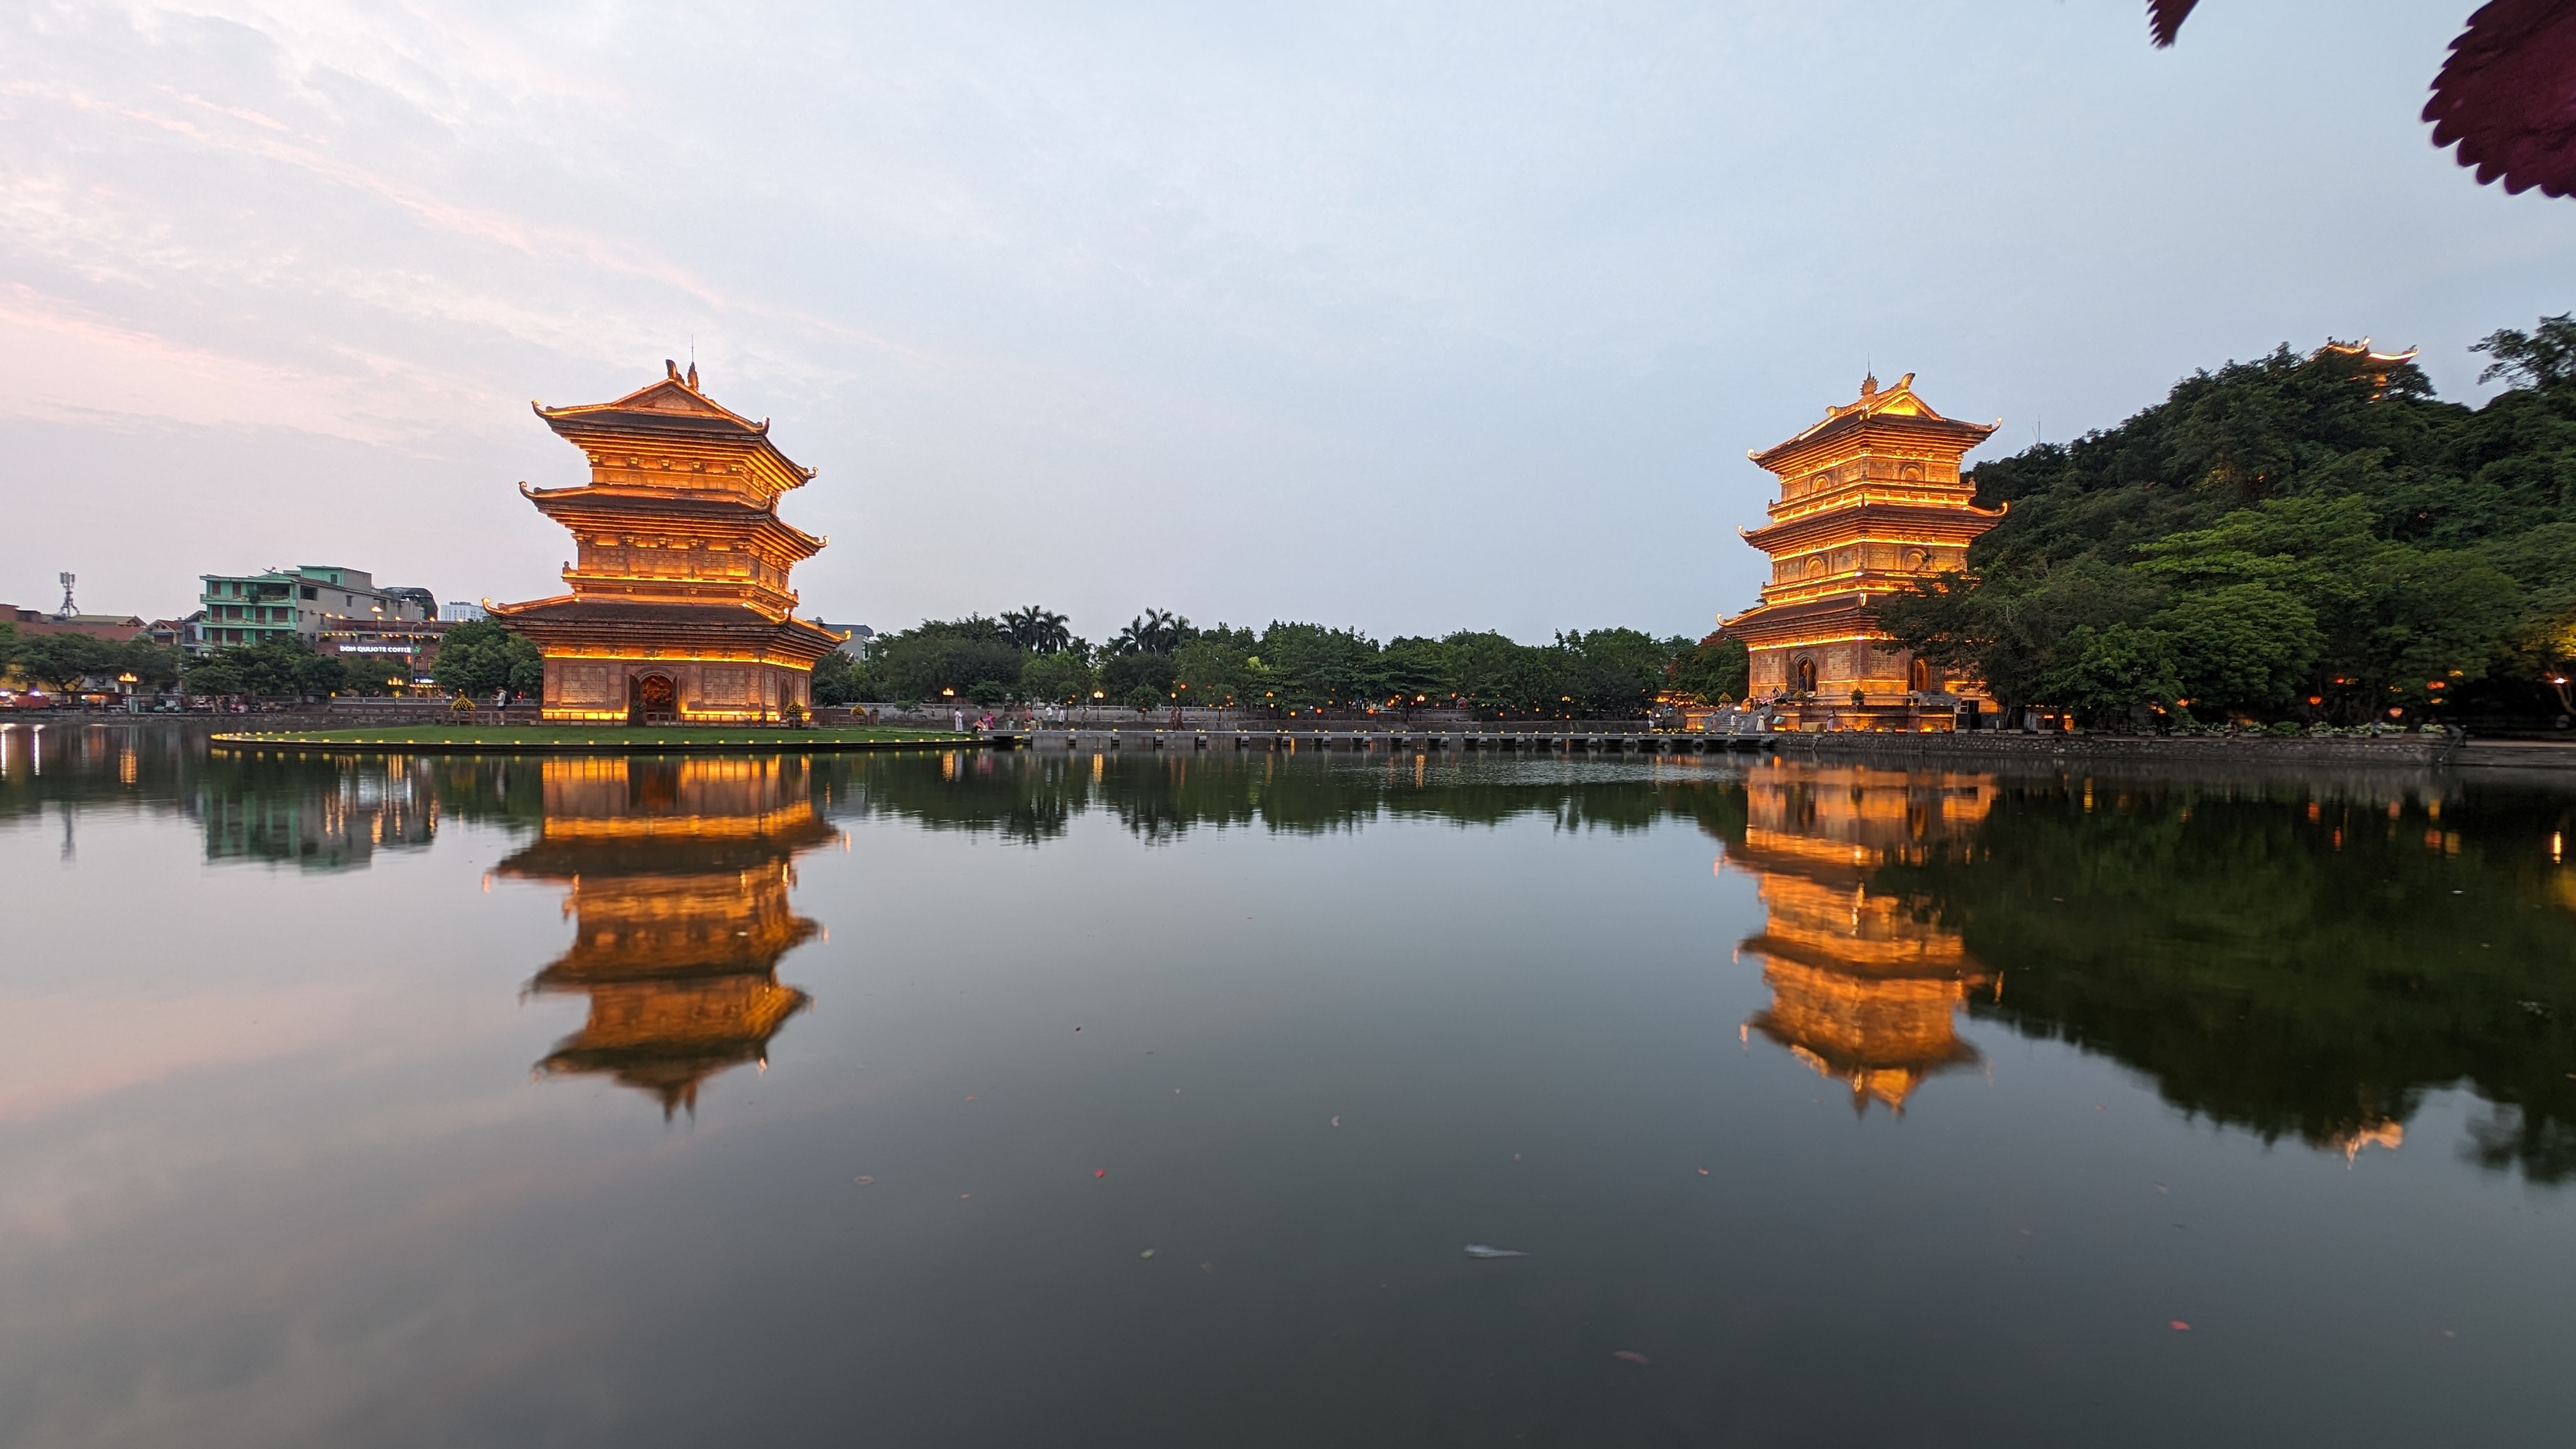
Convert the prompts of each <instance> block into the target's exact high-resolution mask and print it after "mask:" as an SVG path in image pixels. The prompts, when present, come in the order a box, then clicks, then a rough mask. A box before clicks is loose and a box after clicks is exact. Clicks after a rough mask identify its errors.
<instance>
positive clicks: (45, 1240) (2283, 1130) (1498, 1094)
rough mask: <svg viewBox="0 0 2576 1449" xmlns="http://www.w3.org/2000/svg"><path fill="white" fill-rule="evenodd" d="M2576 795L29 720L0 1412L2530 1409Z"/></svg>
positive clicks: (2341, 1436) (1812, 1433) (2547, 1244)
mask: <svg viewBox="0 0 2576 1449" xmlns="http://www.w3.org/2000/svg"><path fill="white" fill-rule="evenodd" d="M2570 835H2576V796H2570V795H2567V794H2556V793H2548V792H2546V791H2544V790H2541V789H2538V788H2529V787H2507V786H2502V785H2496V786H2481V785H2479V784H2477V783H2475V782H2473V781H2471V782H2462V781H2460V780H2457V779H2448V778H2444V777H2439V776H2432V775H2405V774H2395V775H2370V774H2359V773H2356V774H2352V775H2348V776H2320V777H2315V778H2308V777H2271V778H2253V777H2248V778H2241V779H2201V780H2198V781H2193V780H2185V779H2175V778H2143V777H2134V776H2133V777H2120V776H2116V775H2112V774H2108V773H2097V774H2095V775H2093V776H2091V777H2090V778H2087V777H2086V776H2084V775H2082V774H2080V773H2078V774H2069V775H2061V774H2056V773H2050V774H2041V775H2029V776H2013V775H2007V776H2001V777H1999V776H1995V775H1991V774H1981V773H1967V772H1957V771H1946V772H1945V771H1941V770H1919V771H1913V772H1906V773H1898V772H1889V771H1883V770H1869V769H1853V768H1846V767H1835V766H1821V767H1820V766H1815V765H1800V764H1759V765H1751V766H1747V765H1744V764H1741V763H1735V764H1729V763H1724V762H1720V761H1715V760H1712V761H1707V762H1701V761H1693V760H1676V761H1667V762H1656V761H1636V762H1625V763H1622V762H1615V761H1591V762H1557V761H1514V760H1508V759H1506V760H1496V759H1492V758H1490V757H1483V756H1479V757H1474V758H1472V759H1470V760H1465V761H1458V760H1452V759H1446V758H1440V757H1433V758H1429V759H1421V758H1416V757H1414V756H1411V755H1398V756H1395V757H1392V758H1390V757H1388V756H1386V755H1384V754H1376V755H1369V756H1362V757H1356V758H1355V757H1353V756H1350V755H1347V754H1345V755H1341V756H1337V757H1326V758H1317V757H1315V756H1313V755H1301V756H1297V757H1294V758H1289V757H1279V758H1273V757H1270V756H1267V755H1245V756H1236V755H1233V754H1231V753H1230V752H1229V753H1217V754H1208V755H1195V756H1193V755H1186V754H1182V755H1156V754H1145V755H1142V756H1136V755H1130V756H1127V757H1124V758H1121V757H1115V756H1113V757H1108V758H1099V759H1095V758H1092V757H1089V756H1077V757H1071V758H1068V757H1065V756H1063V755H1039V756H1030V755H1025V754H1022V755H1006V756H978V755H958V754H947V753H937V754H918V755H882V756H818V757H813V758H810V759H809V758H803V757H798V756H794V755H785V756H780V755H768V756H745V757H740V758H714V757H669V756H665V757H638V758H599V759H585V758H568V757H548V758H502V757H479V758H462V757H428V758H424V757H372V758H360V759H331V758H322V757H314V758H304V759H299V758H293V757H279V756H270V757H266V758H240V757H229V756H221V755H217V756H213V757H209V756H208V755H207V753H206V751H205V749H204V747H203V746H202V745H201V744H198V743H194V742H192V739H191V737H189V736H186V735H183V734H182V733H180V732H178V731H176V730H171V729H166V728H160V729H155V728H148V727H147V728H133V729H125V728H74V729H63V728H51V729H47V730H45V731H44V732H43V733H42V735H41V737H39V736H38V735H37V734H36V733H35V732H33V731H31V730H29V729H28V728H26V727H24V726H17V727H11V728H8V729H6V730H0V901H4V902H5V906H6V910H5V921H6V926H5V936H0V939H5V941H6V943H7V944H6V947H5V951H4V952H0V1443H6V1444H9V1445H13V1446H14V1445H30V1446H36V1445H42V1446H53V1445H84V1446H87V1445H168V1444H188V1445H192V1446H202V1449H220V1446H235V1445H239V1446H272V1445H349V1444H373V1445H520V1444H548V1445H551V1444H565V1445H586V1444H610V1443H613V1444H618V1445H662V1444H672V1445H681V1444H687V1445H701V1444H710V1443H750V1442H774V1443H795V1444H806V1443H871V1444H901V1445H912V1444H922V1445H950V1444H955V1445H1032V1444H1100V1445H1162V1444H1176V1445H1177V1444H1190V1445H1199V1444H1246V1445H1312V1444H1327V1443H1329V1444H1390V1445H1393V1444H1453V1443H1454V1444H1521V1443H1527V1444H1561V1445H1616V1444H1658V1445H1660V1444H1708V1443H1727V1444H1782V1445H1810V1444H1812V1445H1835V1444H1861V1443H1868V1444H1963V1445H1965V1444H1974V1445H2022V1444H2029V1445H2062V1444H2068V1443H2094V1444H2142V1445H2143V1444H2153V1445H2173V1444H2183V1443H2191V1444H2254V1443H2336V1444H2348V1445H2365V1444H2366V1445H2377V1444H2391V1445H2394V1444H2428V1443H2469V1442H2484V1443H2500V1444H2501V1443H2513V1444H2521V1443H2564V1442H2567V1439H2568V1437H2569V1436H2570V1434H2571V1433H2576V1429H2571V1426H2570V1425H2569V1423H2568V1418H2569V1413H2568V1411H2569V1392H2568V1385H2569V1383H2570V1382H2571V1381H2576V1379H2571V1374H2576V1321H2571V1316H2572V1315H2576V1307H2571V1305H2576V1293H2571V1287H2576V1235H2571V1228H2572V1227H2576V1212H2571V1206H2576V1192H2571V1188H2576V1024H2571V1023H2576V868H2571V865H2570V864H2568V863H2565V862H2566V857H2567V845H2568V844H2569V842H2568V839H2567V837H2568V836H2570ZM1469 1244H1481V1245H1490V1246H1493V1247H1498V1248H1505V1249H1511V1250H1515V1251H1518V1252H1521V1253H1524V1254H1526V1255H1527V1256H1523V1257H1512V1258H1500V1259H1487V1260H1480V1259H1477V1258H1474V1257H1471V1256H1469V1255H1468V1254H1467V1253H1466V1252H1465V1248H1466V1246H1467V1245H1469ZM2186 1324H2187V1325H2188V1327H2187V1328H2186V1327H2184V1325H2186Z"/></svg>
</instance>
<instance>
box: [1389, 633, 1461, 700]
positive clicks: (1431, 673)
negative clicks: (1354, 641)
mask: <svg viewBox="0 0 2576 1449" xmlns="http://www.w3.org/2000/svg"><path fill="white" fill-rule="evenodd" d="M1377 679H1378V687H1379V688H1381V689H1384V690H1385V691H1386V693H1387V697H1388V698H1389V699H1392V700H1393V701H1394V702H1396V703H1397V704H1400V705H1402V706H1403V707H1404V709H1405V711H1406V713H1407V715H1408V716H1409V715H1410V714H1411V712H1412V710H1413V708H1414V706H1416V705H1431V704H1441V705H1445V704H1447V703H1448V702H1449V648H1448V646H1447V645H1445V644H1442V643H1441V642H1440V641H1439V640H1437V639H1425V638H1421V637H1419V636H1400V637H1397V638H1394V639H1390V640H1388V641H1387V642H1386V648H1385V649H1384V650H1382V651H1380V653H1379V654H1378V667H1377Z"/></svg>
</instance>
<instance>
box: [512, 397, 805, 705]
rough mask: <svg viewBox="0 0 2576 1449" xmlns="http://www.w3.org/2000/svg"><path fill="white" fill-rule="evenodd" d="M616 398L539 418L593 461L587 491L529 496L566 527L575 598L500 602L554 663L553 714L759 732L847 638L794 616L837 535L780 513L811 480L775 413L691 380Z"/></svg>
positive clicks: (540, 409)
mask: <svg viewBox="0 0 2576 1449" xmlns="http://www.w3.org/2000/svg"><path fill="white" fill-rule="evenodd" d="M662 366H663V370H664V372H665V374H666V375H665V376H664V377H663V378H662V380H661V381H659V382H656V383H654V384H653V385H652V386H650V387H646V388H642V389H639V390H637V391H635V392H631V393H628V394H627V395H626V396H624V397H622V398H619V399H617V400H616V401H615V402H607V403H593V404H589V405H586V406H580V407H563V408H550V407H547V406H545V405H544V404H542V403H532V404H530V406H532V407H534V408H535V409H536V412H537V416H538V417H541V418H543V419H545V421H546V426H548V427H550V428H552V429H554V430H555V432H556V434H557V435H558V436H560V437H562V438H563V439H564V440H565V441H566V442H569V443H571V444H572V445H573V446H575V447H577V448H579V449H581V451H582V454H583V456H584V457H586V458H588V459H589V461H590V482H588V483H587V484H584V485H582V486H580V487H577V488H530V487H529V486H528V485H527V484H525V483H522V484H520V485H519V491H520V493H522V494H524V495H525V496H526V497H527V499H528V501H530V502H532V503H534V504H536V506H537V508H538V510H539V511H540V512H542V513H544V514H545V515H546V516H547V517H548V518H551V519H553V520H554V521H555V522H557V523H560V524H562V525H563V526H564V527H565V528H566V529H568V530H570V531H571V533H572V536H573V543H574V546H575V548H576V549H577V553H576V555H575V559H574V561H573V562H571V563H568V564H566V565H565V566H564V573H563V577H564V582H565V583H567V584H570V585H571V586H572V592H571V593H569V594H560V595H557V596H555V597H553V598H549V599H537V600H534V601H532V602H529V603H524V604H496V605H493V606H492V609H491V612H492V616H493V617H494V618H495V619H498V620H499V621H501V623H502V624H503V625H505V626H507V627H508V628H509V629H510V630H512V631H513V632H515V633H518V634H523V635H525V636H527V638H528V639H530V640H531V641H533V642H534V643H535V644H536V646H537V650H538V652H539V653H541V654H543V655H544V656H545V661H546V685H545V709H544V717H545V718H546V719H547V720H548V721H567V722H583V723H593V724H601V723H611V722H617V721H623V722H626V723H629V724H749V723H760V722H766V721H774V720H778V719H781V718H784V717H785V716H786V715H787V714H788V713H789V712H790V707H791V706H792V707H794V708H795V709H798V710H801V709H804V708H808V707H810V705H811V702H812V696H813V692H812V685H813V676H814V665H815V663H816V661H818V660H820V659H822V658H823V657H824V656H825V655H827V654H830V653H831V652H832V651H833V650H835V649H837V648H839V647H840V645H841V642H842V636H841V635H839V634H835V633H833V632H832V631H831V630H829V629H825V628H823V627H822V626H820V625H817V624H809V623H806V622H804V621H802V620H800V619H798V618H797V617H796V615H795V608H796V595H795V594H794V593H793V592H791V591H790V590H789V588H788V587H787V574H788V571H789V570H790V569H792V568H794V567H795V566H796V565H797V564H798V563H800V562H802V561H803V560H805V559H809V558H812V557H813V556H814V555H815V554H817V553H819V552H821V551H822V549H823V546H824V544H825V543H826V542H827V541H828V540H825V539H822V538H817V537H815V536H814V535H813V534H810V533H806V532H804V531H803V530H801V529H798V528H795V527H792V526H790V525H789V524H787V523H786V522H784V521H783V520H781V519H780V518H779V516H778V499H779V496H780V495H781V494H783V493H785V492H787V490H789V489H791V488H801V487H803V486H804V485H805V484H806V483H807V482H808V481H809V480H811V479H812V478H813V476H814V470H813V469H811V468H807V467H803V466H801V465H799V464H797V463H796V462H794V461H793V460H791V459H790V458H788V456H787V455H786V454H784V453H782V452H780V451H779V450H778V446H777V445H776V444H775V443H772V442H771V441H770V440H769V424H768V422H767V421H766V420H763V421H761V422H757V423H755V422H752V421H751V420H750V419H748V418H745V417H742V416H740V415H738V414H735V413H733V412H730V411H728V410H726V409H725V408H723V407H721V406H719V405H718V404H716V403H715V402H714V401H713V400H711V399H709V398H708V397H707V395H706V394H705V393H702V392H700V391H698V369H697V367H696V366H695V365H694V364H692V365H691V366H690V368H689V370H688V372H687V373H686V374H685V375H683V374H682V373H681V371H680V369H679V365H678V364H677V363H672V362H665V363H663V365H662Z"/></svg>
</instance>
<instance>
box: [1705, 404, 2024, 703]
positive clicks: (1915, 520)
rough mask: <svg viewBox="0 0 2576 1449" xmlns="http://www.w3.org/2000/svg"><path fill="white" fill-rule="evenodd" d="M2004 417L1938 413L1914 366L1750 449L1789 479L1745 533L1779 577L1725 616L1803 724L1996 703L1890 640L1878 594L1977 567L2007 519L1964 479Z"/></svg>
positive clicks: (1724, 623)
mask: <svg viewBox="0 0 2576 1449" xmlns="http://www.w3.org/2000/svg"><path fill="white" fill-rule="evenodd" d="M1996 426H1997V425H1996V424H1991V423H1964V422H1960V421H1958V420H1957V419H1955V418H1945V417H1943V416H1941V415H1940V414H1939V413H1936V412H1934V411H1932V409H1931V407H1930V406H1929V405H1928V404H1926V403H1925V402H1924V401H1923V400H1922V399H1921V398H1919V397H1917V396H1915V394H1914V374H1912V373H1910V372H1909V373H1907V374H1906V375H1905V376H1904V377H1903V378H1902V379H1900V380H1899V381H1898V382H1897V384H1896V386H1894V387H1892V388H1887V389H1884V390H1882V389H1881V388H1880V387H1879V385H1878V379H1877V378H1875V377H1872V378H1865V379H1863V380H1862V382H1861V385H1860V399H1859V401H1857V402H1852V403H1848V404H1845V405H1844V406H1842V407H1837V408H1829V409H1827V410H1826V412H1825V417H1824V421H1822V422H1819V423H1817V424H1816V425H1815V426H1814V427H1811V428H1809V429H1807V430H1806V431H1805V432H1803V433H1800V434H1799V435H1798V436H1796V437H1794V438H1791V439H1789V440H1788V441H1787V442H1785V443H1781V444H1779V445H1777V446H1775V447H1772V448H1769V449H1766V450H1764V451H1762V452H1758V453H1750V454H1747V456H1748V457H1750V458H1752V459H1753V461H1754V462H1755V463H1757V464H1759V465H1761V466H1762V467H1763V468H1764V469H1766V470H1768V471H1769V472H1771V473H1773V474H1776V475H1777V476H1778V477H1779V479H1780V498H1779V501H1778V502H1776V503H1773V504H1771V505H1770V506H1769V510H1768V511H1769V513H1770V515H1771V521H1770V522H1769V523H1766V524H1764V525H1763V526H1762V527H1760V528H1754V529H1745V530H1741V532H1742V533H1743V536H1744V541H1745V542H1747V543H1749V544H1751V545H1753V546H1754V547H1755V548H1758V549H1760V550H1762V551H1763V552H1764V553H1767V554H1769V555H1770V556H1771V581H1770V582H1769V583H1767V584H1765V585H1763V587H1762V601H1761V602H1760V603H1759V604H1757V605H1755V606H1754V607H1753V608H1751V609H1748V610H1746V611H1745V612H1744V613H1741V614H1738V615H1736V616H1735V617H1734V618H1732V619H1720V620H1719V621H1718V622H1719V624H1720V626H1721V627H1722V628H1723V629H1724V630H1725V632H1726V633H1727V634H1728V635H1729V636H1731V637H1733V638H1736V639H1740V640H1742V641H1744V645H1745V647H1746V649H1747V650H1748V651H1749V652H1750V653H1751V655H1752V664H1753V676H1752V684H1751V686H1750V693H1751V694H1752V696H1753V697H1754V698H1757V699H1768V700H1772V701H1774V702H1775V703H1776V705H1777V708H1778V709H1779V712H1780V713H1781V714H1783V715H1784V716H1786V717H1787V719H1788V720H1789V721H1790V722H1792V723H1794V724H1795V725H1796V726H1797V727H1798V728H1801V729H1821V728H1825V727H1827V726H1828V725H1829V724H1830V725H1832V726H1834V727H1839V728H1844V729H1912V730H1921V729H1935V730H1939V729H1950V728H1952V727H1953V726H1954V723H1955V711H1956V710H1957V709H1958V708H1959V706H1960V705H1961V704H1962V702H1964V701H1975V702H1976V704H1971V705H1970V707H1971V708H1975V707H1976V705H1977V704H1982V702H1983V700H1984V698H1985V694H1984V689H1983V686H1982V685H1980V684H1979V683H1978V682H1977V681H1975V680H1973V679H1969V678H1966V677H1963V676H1959V675H1956V674H1947V673H1945V672H1944V671H1942V670H1939V669H1935V668H1933V667H1932V666H1931V665H1930V664H1929V663H1928V662H1927V661H1924V660H1920V659H1916V658H1914V657H1913V656H1912V654H1911V653H1909V652H1906V651H1902V650H1899V651H1894V652H1889V651H1885V650H1881V649H1879V648H1878V647H1877V645H1878V643H1879V642H1880V641H1883V640H1885V639H1886V637H1887V636H1886V635H1885V634H1884V633H1882V632H1880V630H1879V629H1878V627H1877V623H1876V621H1875V620H1874V619H1872V617H1871V616H1870V604H1871V600H1872V599H1874V598H1883V597H1885V596H1887V595H1889V594H1892V593H1896V592H1899V591H1900V590H1903V589H1905V588H1908V587H1910V586H1911V585H1912V584H1913V583H1914V581H1915V580H1917V579H1921V578H1926V577H1929V576H1931V575H1934V574H1939V573H1944V572H1948V571H1951V570H1958V569H1965V568H1966V567H1967V556H1968V545H1969V544H1970V543H1971V542H1973V541H1974V540H1975V539H1976V537H1977V535H1979V534H1981V533H1984V532H1985V531H1986V530H1987V529H1989V528H1992V527H1994V526H1995V524H1996V523H1997V522H1999V521H2001V520H2002V518H2003V510H2001V509H1993V510H1988V509H1982V508H1979V507H1977V506H1976V502H1975V498H1976V487H1975V485H1974V484H1972V483H1969V482H1968V481H1966V480H1965V479H1963V478H1961V477H1960V476H1959V460H1960V458H1961V457H1963V456H1964V455H1965V454H1966V453H1967V452H1968V450H1969V449H1971V448H1974V447H1976V446H1977V445H1978V444H1979V443H1982V442H1984V441H1985V440H1986V438H1987V436H1988V435H1989V434H1991V433H1993V432H1994V430H1995V427H1996ZM1855 694H1857V695H1858V696H1860V698H1859V701H1858V702H1857V703H1855V702H1854V699H1853V696H1854V695H1855Z"/></svg>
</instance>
